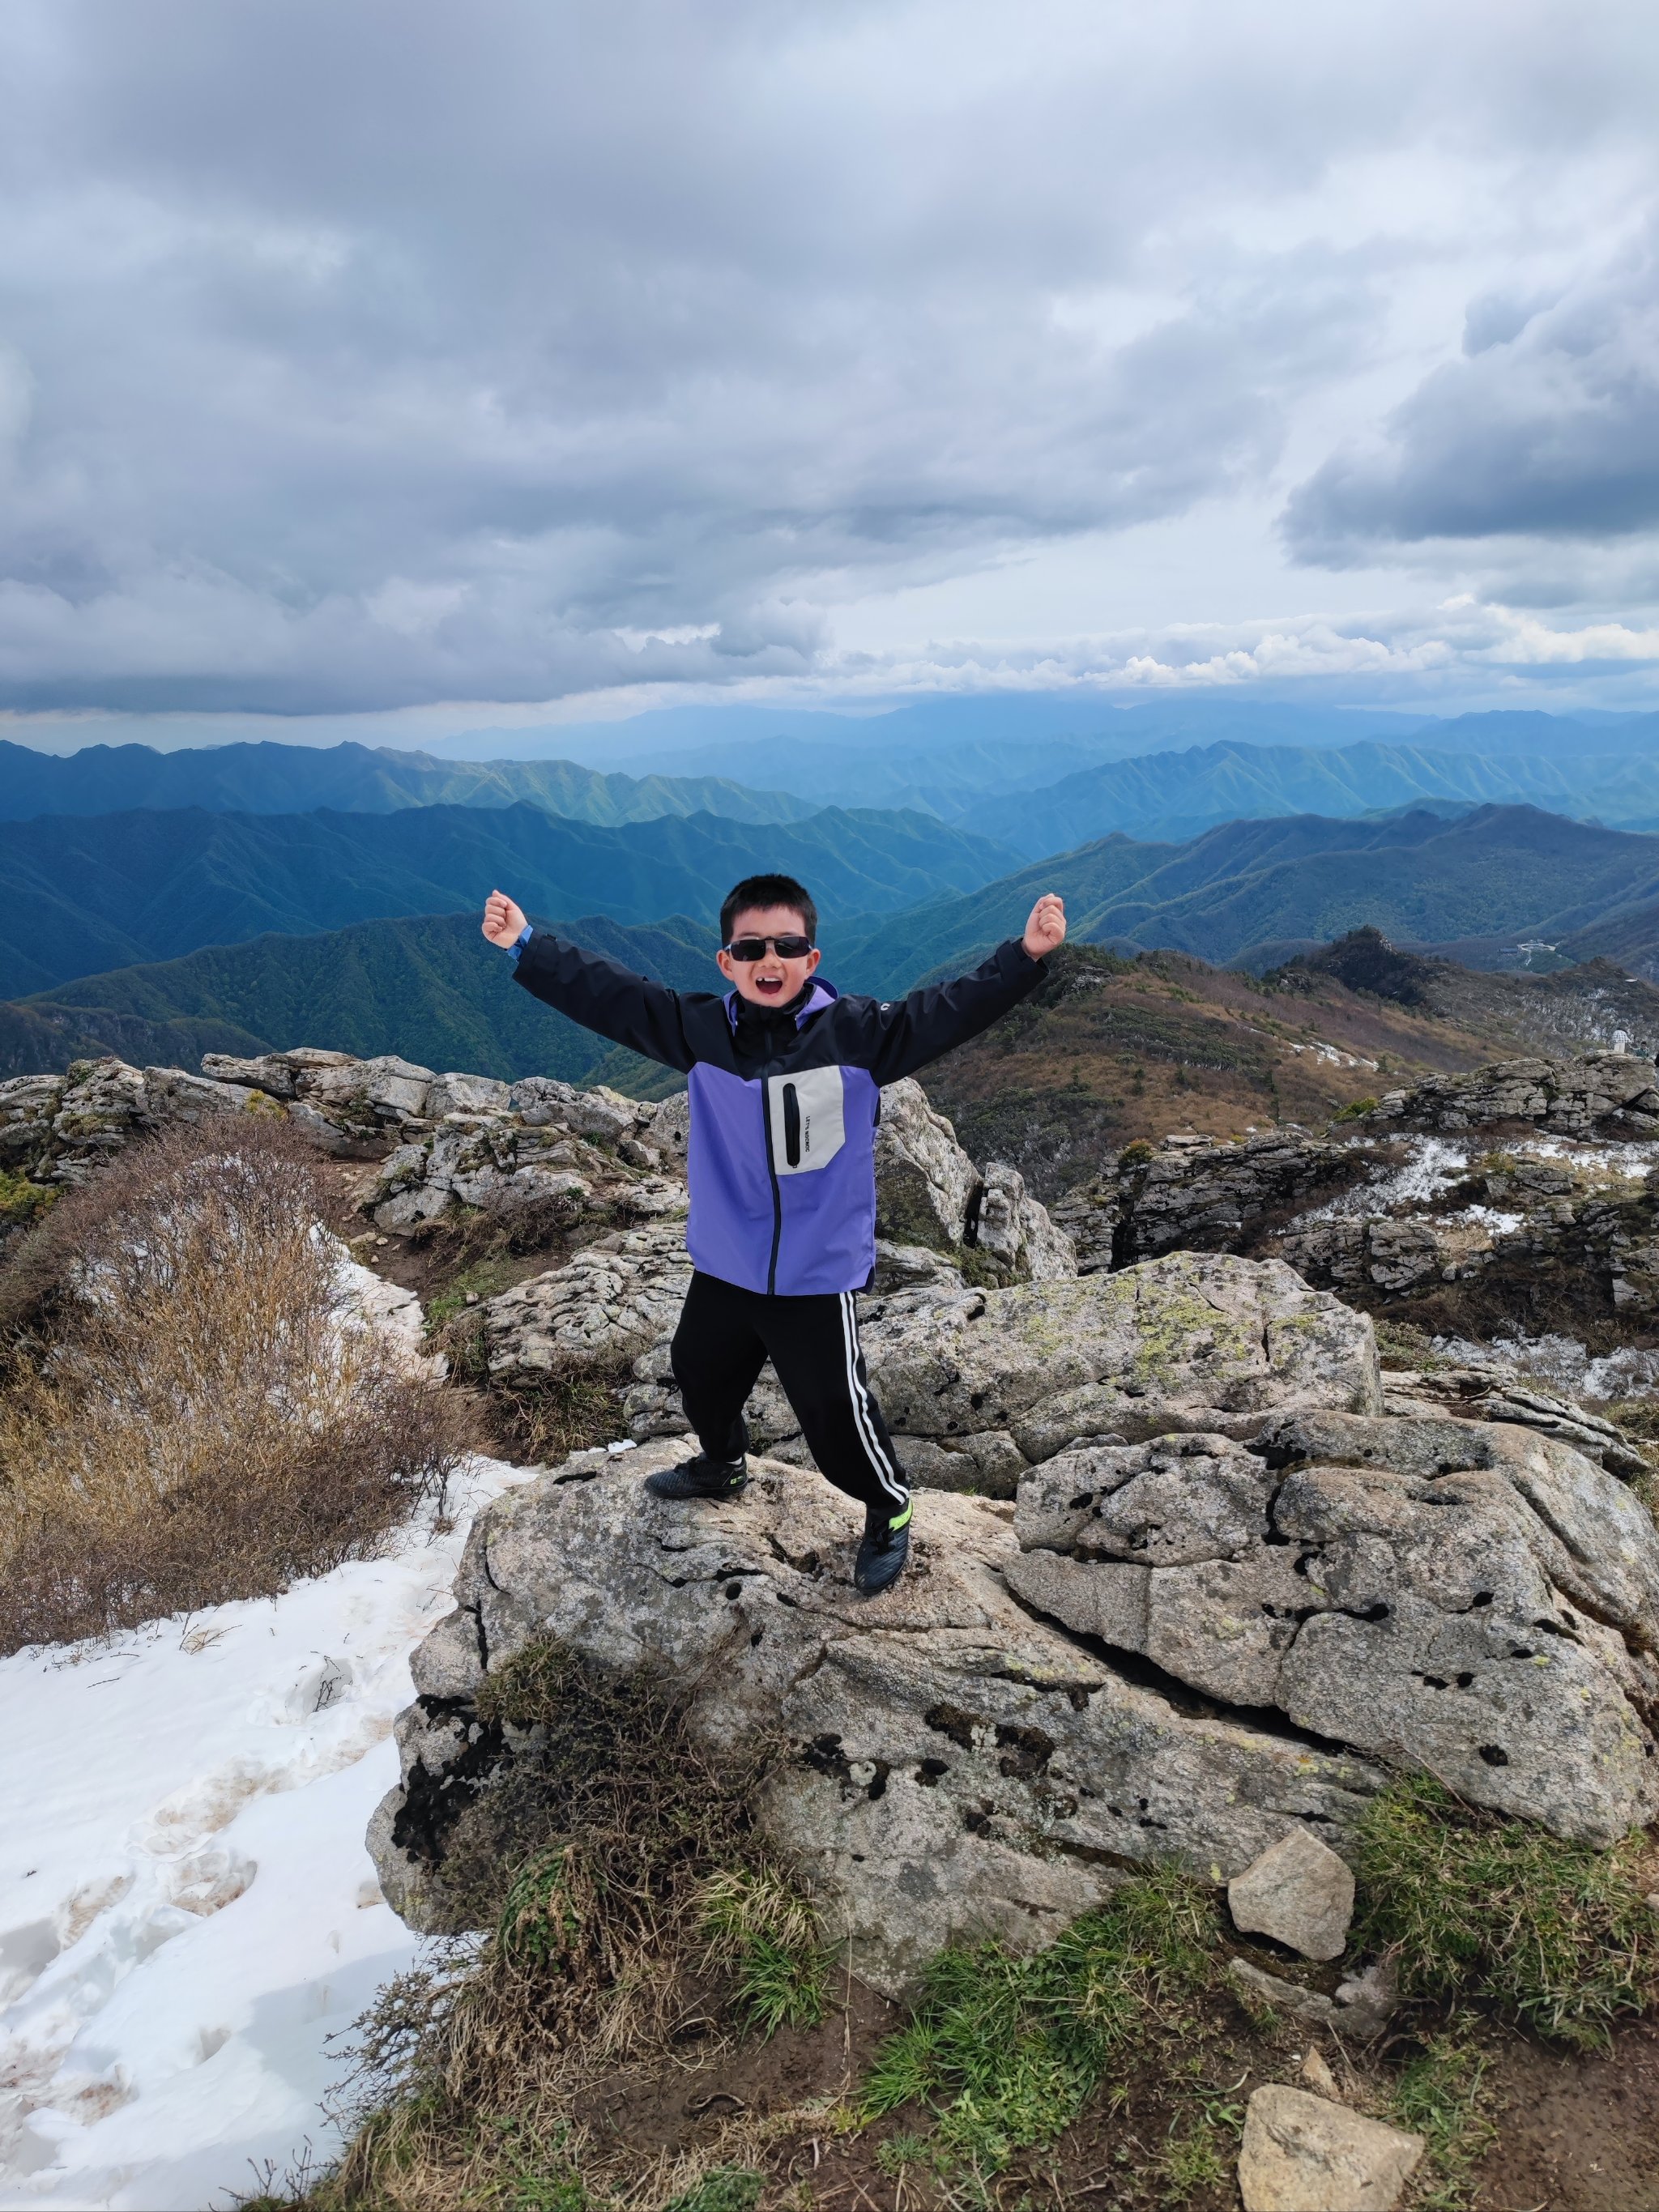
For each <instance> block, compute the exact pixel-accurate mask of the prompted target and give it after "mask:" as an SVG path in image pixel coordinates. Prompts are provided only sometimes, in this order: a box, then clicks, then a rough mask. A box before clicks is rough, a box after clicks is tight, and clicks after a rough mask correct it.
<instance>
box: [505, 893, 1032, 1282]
mask: <svg viewBox="0 0 1659 2212" xmlns="http://www.w3.org/2000/svg"><path fill="white" fill-rule="evenodd" d="M515 952H516V957H517V962H518V968H517V976H518V981H520V983H522V984H523V985H524V987H525V988H526V990H527V991H529V992H531V993H532V994H534V995H535V997H537V998H538V999H542V1000H545V1001H546V1002H547V1004H548V1005H549V1006H554V1007H556V1008H557V1010H558V1012H560V1013H562V1014H564V1015H567V1016H568V1018H569V1019H570V1020H572V1021H573V1022H580V1024H582V1026H583V1028H584V1029H590V1030H598V1032H599V1035H600V1036H606V1037H610V1038H611V1039H612V1041H613V1042H616V1043H617V1044H621V1045H626V1046H627V1047H628V1048H629V1050H630V1051H633V1052H638V1053H643V1054H645V1056H646V1057H647V1059H649V1060H660V1061H661V1062H662V1064H663V1065H664V1066H666V1067H677V1068H681V1069H683V1070H684V1073H685V1074H686V1077H687V1084H688V1088H689V1090H690V1094H691V1137H690V1146H689V1150H688V1154H687V1160H686V1173H687V1176H688V1179H689V1181H690V1188H691V1216H690V1221H689V1222H688V1223H687V1225H686V1232H685V1242H686V1246H687V1249H688V1250H689V1251H690V1255H691V1259H692V1262H693V1264H694V1265H695V1266H696V1267H698V1268H700V1269H701V1270H702V1273H704V1274H708V1275H718V1276H719V1277H720V1280H721V1281H722V1282H726V1283H736V1284H737V1285H738V1286H739V1287H740V1288H742V1289H744V1290H748V1291H765V1292H768V1293H776V1294H778V1295H781V1296H783V1297H812V1296H815V1295H818V1294H822V1293H823V1292H826V1291H829V1292H838V1291H860V1290H862V1289H863V1288H864V1287H865V1286H866V1284H867V1283H868V1282H869V1280H870V1277H871V1274H872V1272H873V1270H874V1267H875V1263H876V1174H875V1152H874V1147H875V1134H876V1124H877V1122H878V1121H879V1120H880V1118H881V1099H880V1089H881V1085H883V1084H884V1083H896V1082H897V1081H898V1079H899V1078H900V1077H901V1076H904V1075H914V1074H915V1072H916V1070H917V1069H918V1068H919V1067H925V1066H927V1063H928V1061H929V1060H937V1059H939V1056H940V1054H943V1053H947V1052H949V1051H950V1050H951V1048H952V1047H953V1046H955V1045H959V1044H963V1043H964V1042H966V1041H967V1039H968V1038H969V1037H972V1036H978V1035H979V1033H980V1031H981V1030H985V1029H988V1028H989V1027H990V1025H991V1024H992V1023H993V1022H994V1021H995V1020H997V1019H998V1018H999V1017H1000V1016H1001V1015H1003V1014H1006V1012H1008V1011H1009V1009H1010V1008H1011V1007H1012V1006H1018V1003H1019V1001H1020V1000H1022V999H1023V998H1024V996H1025V994H1026V993H1027V992H1028V991H1030V989H1031V988H1032V987H1033V986H1034V985H1035V984H1036V982H1037V981H1038V980H1039V978H1040V977H1041V975H1042V963H1041V962H1039V961H1036V960H1033V959H1032V957H1031V956H1030V953H1029V952H1027V951H1026V950H1025V947H1024V945H1022V944H1021V943H1020V941H1019V940H1018V939H1017V938H1014V939H1010V940H1009V942H1008V943H1007V944H1006V945H999V946H998V948H997V950H996V951H994V953H993V954H992V955H991V957H990V958H989V959H988V960H987V961H986V962H985V963H984V965H983V966H982V967H980V968H976V969H975V970H974V972H973V974H972V975H963V976H959V977H958V978H957V980H956V981H954V982H951V983H933V984H930V985H928V986H927V988H926V989H923V990H920V991H912V992H911V994H910V995H909V997H908V999H895V1000H885V999H860V998H853V997H847V998H843V997H842V995H841V994H840V993H839V992H837V991H836V989H835V988H834V987H833V986H832V985H830V984H829V983H824V982H821V981H818V979H817V977H816V976H815V977H814V978H813V979H812V981H811V982H810V983H809V984H808V985H807V987H806V990H805V994H804V995H803V996H802V997H801V998H799V999H798V1000H795V1002H794V1003H793V1005H792V1006H777V1007H772V1006H756V1005H755V1004H754V1003H753V1002H752V1001H751V1000H747V999H744V998H743V997H742V996H741V995H740V994H738V992H736V991H731V992H728V993H727V994H726V995H725V996H724V997H721V996H720V994H718V993H715V992H713V991H670V990H668V989H666V988H665V987H664V986H663V985H662V984H660V983H653V982H649V981H647V980H646V979H645V978H644V977H643V976H641V975H629V972H628V970H627V969H625V968H622V967H619V966H618V965H617V963H616V962H615V961H613V960H606V959H604V958H602V957H599V955H598V954H597V953H592V952H584V951H580V949H579V948H578V947H577V946H576V945H570V944H567V943H566V942H565V940H564V939H562V938H558V937H555V936H554V935H553V934H552V933H551V932H550V931H549V930H532V931H531V932H530V933H528V934H527V935H526V937H525V938H523V939H520V943H519V945H518V946H517V947H516V948H515Z"/></svg>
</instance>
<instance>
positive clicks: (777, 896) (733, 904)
mask: <svg viewBox="0 0 1659 2212" xmlns="http://www.w3.org/2000/svg"><path fill="white" fill-rule="evenodd" d="M769 906H788V907H793V908H794V910H795V912H796V913H797V914H798V915H799V916H800V919H801V927H802V928H803V929H805V932H806V934H807V935H808V936H809V937H810V938H811V939H812V941H813V943H814V944H816V943H817V934H818V910H817V907H815V906H814V905H813V903H812V894H811V891H809V890H807V889H806V888H805V885H804V884H798V883H797V882H796V881H795V879H794V878H793V876H745V877H744V879H743V881H742V882H741V883H740V884H732V888H731V890H729V891H727V893H726V896H725V897H724V898H723V899H722V900H721V901H720V943H721V944H722V945H727V944H729V943H730V942H731V939H732V923H733V922H734V921H736V920H737V918H738V915H740V914H750V913H758V912H760V910H761V909H762V908H764V907H769Z"/></svg>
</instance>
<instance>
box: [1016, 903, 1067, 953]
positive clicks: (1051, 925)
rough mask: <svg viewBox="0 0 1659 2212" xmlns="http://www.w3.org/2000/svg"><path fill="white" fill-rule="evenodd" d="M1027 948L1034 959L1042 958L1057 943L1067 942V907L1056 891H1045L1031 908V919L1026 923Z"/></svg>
mask: <svg viewBox="0 0 1659 2212" xmlns="http://www.w3.org/2000/svg"><path fill="white" fill-rule="evenodd" d="M1065 942H1066V907H1065V902H1064V901H1063V900H1062V899H1061V898H1060V896H1059V895H1058V893H1056V892H1054V891H1045V892H1044V893H1043V895H1042V897H1041V898H1040V899H1039V900H1038V901H1037V902H1036V905H1035V906H1034V907H1033V908H1031V919H1030V921H1028V922H1027V923H1026V925H1025V936H1024V945H1025V950H1026V951H1028V952H1029V953H1030V956H1031V957H1032V959H1033V960H1041V959H1042V958H1044V957H1046V955H1048V953H1050V952H1052V951H1054V948H1055V946H1056V945H1064V943H1065Z"/></svg>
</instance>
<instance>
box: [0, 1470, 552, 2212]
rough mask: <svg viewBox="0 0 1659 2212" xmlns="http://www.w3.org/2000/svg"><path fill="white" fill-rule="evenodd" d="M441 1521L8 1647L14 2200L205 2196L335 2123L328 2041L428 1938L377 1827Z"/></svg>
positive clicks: (5, 2192) (1, 1943)
mask: <svg viewBox="0 0 1659 2212" xmlns="http://www.w3.org/2000/svg"><path fill="white" fill-rule="evenodd" d="M527 1479H528V1478H527V1476H526V1474H525V1473H524V1471H523V1470H521V1469H518V1468H508V1467H506V1466H503V1465H502V1464H501V1463H500V1462H495V1461H475V1462H471V1463H470V1464H469V1466H468V1468H466V1469H465V1470H464V1472H463V1474H462V1475H461V1476H460V1477H459V1479H458V1481H457V1483H456V1485H455V1486H454V1488H453V1491H452V1504H453V1509H454V1510H455V1526H454V1528H453V1529H452V1530H451V1531H450V1532H449V1533H447V1534H442V1535H435V1534H432V1533H431V1532H430V1530H429V1529H428V1528H416V1529H413V1530H411V1531H410V1532H409V1534H407V1535H406V1536H405V1537H404V1540H403V1541H402V1542H401V1544H400V1545H399V1547H398V1550H397V1551H396V1553H394V1554H392V1556H390V1557H387V1558H386V1559H376V1560H370V1561H365V1562H362V1563H359V1564H355V1565H349V1566H345V1567H342V1568H340V1569H339V1570H338V1571H337V1572H336V1573H334V1574H331V1575H327V1576H324V1577H319V1579H318V1580H316V1581H313V1582H307V1583H301V1584H299V1585H297V1586H296V1587H295V1589H292V1590H290V1591H289V1593H288V1594H287V1595H285V1596H283V1597H282V1598H279V1599H277V1600H275V1601H262V1602H255V1603H239V1604H235V1605H226V1606H220V1607H216V1608H215V1609H214V1610H213V1611H212V1612H210V1613H196V1614H193V1615H192V1616H191V1618H190V1619H189V1620H187V1621H185V1620H176V1619H175V1620H170V1621H162V1622H159V1623H157V1624H155V1625H154V1626H151V1627H149V1628H146V1629H143V1630H141V1631H139V1632H137V1633H135V1634H133V1635H131V1636H124V1637H122V1638H119V1639H118V1640H117V1641H116V1642H114V1643H112V1644H101V1645H98V1646H94V1647H91V1648H89V1649H88V1650H83V1651H80V1652H76V1653H75V1654H73V1655H70V1654H66V1653H65V1652H64V1651H62V1650H52V1651H47V1652H44V1653H20V1654H19V1655H17V1656H15V1657H14V1658H10V1659H7V1660H3V1661H0V1713H3V1716H4V1721H3V1726H0V1806H3V1808H4V1809H3V1814H0V2207H8V2208H22V2207H32V2206H43V2207H44V2206H51V2207H54V2208H59V2212H61V2208H65V2207H75V2208H77V2212H78V2208H82V2207H94V2206H100V2207H101V2206H125V2207H129V2208H132V2212H204V2208H207V2207H209V2206H215V2205H222V2204H225V2203H228V2202H229V2200H230V2198H231V2197H232V2196H233V2195H234V2194H237V2193H245V2192H246V2191H251V2190H252V2188H253V2187H254V2186H255V2185H257V2184H258V2182H259V2181H261V2180H262V2179H264V2174H265V2172H266V2169H267V2166H274V2167H275V2169H276V2172H277V2174H278V2176H279V2177H280V2175H281V2174H282V2173H283V2172H286V2171H287V2170H288V2169H289V2166H290V2165H291V2164H292V2162H293V2161H294V2160H295V2159H296V2158H297V2157H298V2156H299V2155H300V2154H301V2153H302V2152H303V2150H304V2148H305V2147H306V2146H307V2143H308V2144H309V2145H310V2146H311V2147H312V2149H313V2152H315V2153H316V2154H318V2155H319V2157H321V2158H323V2159H326V2158H327V2157H328V2156H329V2155H330V2154H331V2152H332V2151H333V2149H334V2148H336V2144H337V2138H336V2136H334V2134H333V2133H332V2131H331V2129H330V2127H329V2125H328V2124H327V2123H326V2121H325V2119H324V2118H323V2115H322V2113H321V2112H320V2110H319V2100H320V2099H321V2098H322V2096H323V2095H324V2093H325V2090H326V2089H327V2087H328V2086H329V2084H330V2081H331V2078H332V2075H333V2071H334V2062H333V2059H332V2057H331V2053H330V2052H329V2050H328V2048H327V2039H328V2038H329V2037H330V2036H331V2035H332V2034H334V2033H337V2031H338V2030H340V2029H342V2028H343V2027H348V2026H349V2024H350V2022H351V2021H353V2020H354V2019H355V2018H356V2016H357V2015H358V2014H359V2013H361V2012H362V2010H363V2009H364V2008H365V2007H366V2006H367V2005H368V2002H370V2000H371V1999H372V1997H373V1996H374V1991H375V1990H377V1989H378V1988H379V1987H380V1984H382V1983H383V1982H385V1981H386V1980H387V1979H388V1978H389V1977H390V1976H392V1975H393V1974H395V1973H398V1972H400V1971H401V1970H402V1969H404V1967H406V1966H408V1965H409V1964H410V1961H411V1960H412V1959H413V1957H414V1954H415V1948H416V1946H415V1939H414V1938H413V1937H412V1936H410V1933H409V1931H408V1929H405V1928H404V1924H403V1923H402V1922H401V1921H400V1920H398V1917H396V1915H395V1914H394V1913H393V1912H392V1911H391V1909H390V1907H389V1906H387V1905H386V1904H385V1903H384V1902H382V1900H381V1898H380V1891H379V1889H378V1887H376V1884H375V1881H374V1869H373V1867H372V1866H371V1865H370V1863H369V1859H368V1853H367V1852H366V1850H364V1848H363V1831H364V1828H365V1826H367V1824H368V1817H369V1814H370V1813H371V1812H372V1811H373V1810H374V1806H375V1804H376V1803H377V1802H378V1801H379V1800H380V1797H381V1796H383V1795H384V1794H385V1792H386V1790H389V1789H390V1788H391V1787H392V1784H393V1783H394V1782H395V1781H396V1780H397V1777H398V1760H397V1754H396V1750H395V1747H394V1746H393V1744H392V1722H393V1719H394V1718H395V1717H396V1716H397V1714H398V1711H399V1710H400V1709H401V1708H402V1707H403V1706H404V1705H407V1704H408V1703H409V1701H410V1698H411V1697H412V1696H413V1694H414V1692H413V1688H412V1686H411V1684H410V1674H409V1656H410V1651H411V1650H413V1648H414V1646H415V1645H416V1644H417V1643H418V1642H419V1641H420V1639H421V1638H422V1636H424V1635H425V1633H426V1632H427V1630H428V1628H430V1626H432V1624H433V1622H434V1621H435V1620H437V1619H438V1618H439V1617H440V1616H441V1614H442V1613H446V1612H447V1610H448V1609H449V1605H450V1596H449V1591H450V1585H451V1583H452V1581H453V1577H454V1572H455V1568H456V1565H457V1563H458V1561H459V1557H460V1551H461V1547H462V1545H463V1543H464V1541H465V1534H466V1528H467V1526H468V1523H469V1522H470V1521H471V1516H472V1515H473V1514H474V1513H475V1512H476V1511H477V1509H478V1507H479V1506H480V1505H482V1504H484V1503H485V1502H486V1501H487V1500H488V1499H489V1498H492V1497H495V1495H497V1494H498V1493H499V1492H501V1491H502V1490H503V1489H505V1488H507V1487H508V1486H511V1485H512V1484H513V1483H515V1482H520V1481H524V1480H527Z"/></svg>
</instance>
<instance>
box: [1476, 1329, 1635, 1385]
mask: <svg viewBox="0 0 1659 2212" xmlns="http://www.w3.org/2000/svg"><path fill="white" fill-rule="evenodd" d="M1434 1349H1435V1351H1437V1352H1441V1353H1443V1355H1444V1356H1445V1357H1446V1358H1449V1359H1455V1361H1456V1362H1457V1364H1458V1365H1459V1366H1460V1367H1473V1368H1475V1369H1476V1370H1481V1371H1484V1372H1486V1373H1487V1374H1490V1375H1492V1376H1496V1377H1498V1378H1499V1379H1501V1380H1503V1381H1505V1382H1510V1381H1516V1380H1522V1381H1528V1382H1534V1383H1547V1385H1548V1386H1549V1387H1550V1388H1551V1389H1557V1390H1562V1391H1565V1393H1566V1394H1567V1395H1568V1396H1570V1397H1573V1398H1603V1399H1606V1398H1645V1397H1651V1396H1652V1395H1654V1394H1655V1392H1656V1391H1659V1352H1638V1351H1637V1350H1635V1349H1634V1348H1633V1347H1632V1346H1629V1345H1622V1346H1620V1348H1619V1350H1618V1351H1616V1352H1606V1353H1604V1354H1602V1355H1601V1357H1599V1358H1594V1359H1592V1358H1591V1357H1590V1355H1589V1350H1588V1348H1587V1347H1586V1346H1583V1345H1582V1344H1580V1343H1579V1341H1578V1340H1577V1337H1572V1336H1560V1335H1556V1334H1548V1335H1546V1336H1499V1337H1494V1338H1493V1339H1492V1342H1491V1343H1490V1344H1475V1343H1473V1342H1471V1340H1469V1339H1468V1337H1464V1336H1437V1337H1436V1338H1435V1339H1434Z"/></svg>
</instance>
